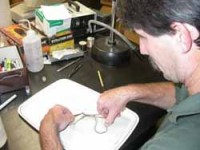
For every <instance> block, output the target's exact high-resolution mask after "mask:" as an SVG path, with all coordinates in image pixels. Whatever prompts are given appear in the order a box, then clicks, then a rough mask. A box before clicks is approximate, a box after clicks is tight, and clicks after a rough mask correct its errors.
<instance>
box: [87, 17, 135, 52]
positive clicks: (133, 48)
mask: <svg viewBox="0 0 200 150" xmlns="http://www.w3.org/2000/svg"><path fill="white" fill-rule="evenodd" d="M92 23H93V24H96V25H99V26H103V27H104V28H106V29H109V30H110V31H112V32H114V33H115V34H116V35H117V36H119V37H120V38H121V39H122V40H123V41H124V42H125V43H126V44H127V45H128V46H129V47H130V48H131V49H132V50H134V51H136V50H137V48H136V46H134V45H133V44H132V43H131V42H130V41H129V40H128V39H127V38H126V37H125V36H124V35H122V34H121V33H120V32H119V31H117V30H116V29H114V28H112V27H111V26H109V25H107V24H105V23H102V22H100V21H97V20H89V22H88V26H89V30H90V33H92V25H91V24H92Z"/></svg>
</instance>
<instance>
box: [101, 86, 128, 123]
mask: <svg viewBox="0 0 200 150" xmlns="http://www.w3.org/2000/svg"><path fill="white" fill-rule="evenodd" d="M124 90H125V89H124V88H123V87H120V88H115V89H111V90H108V91H105V92H104V93H102V94H101V95H100V97H99V100H98V103H97V110H98V112H99V113H100V114H101V115H103V116H104V117H105V118H106V122H105V123H106V125H110V124H112V123H113V122H114V120H115V118H116V117H117V116H120V113H121V111H122V110H123V109H124V108H125V106H126V104H127V99H126V95H124Z"/></svg>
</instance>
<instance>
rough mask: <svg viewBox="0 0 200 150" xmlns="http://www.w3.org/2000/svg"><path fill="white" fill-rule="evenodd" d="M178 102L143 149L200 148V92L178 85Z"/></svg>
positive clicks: (188, 149)
mask: <svg viewBox="0 0 200 150" xmlns="http://www.w3.org/2000/svg"><path fill="white" fill-rule="evenodd" d="M176 98H177V102H176V104H175V105H174V107H173V108H171V109H169V110H168V114H167V116H166V117H165V119H164V121H163V122H162V124H161V126H160V128H159V129H158V131H157V133H156V134H155V135H154V137H152V139H150V140H149V141H148V142H146V143H145V144H144V145H143V147H141V149H142V150H200V93H198V94H195V95H192V96H188V92H187V90H186V88H185V87H183V86H182V87H176Z"/></svg>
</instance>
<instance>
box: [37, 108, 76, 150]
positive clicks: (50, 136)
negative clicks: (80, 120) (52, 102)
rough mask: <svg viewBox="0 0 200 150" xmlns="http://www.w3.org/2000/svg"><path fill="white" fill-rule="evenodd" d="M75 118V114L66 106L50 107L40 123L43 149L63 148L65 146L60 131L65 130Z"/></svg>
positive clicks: (58, 149)
mask: <svg viewBox="0 0 200 150" xmlns="http://www.w3.org/2000/svg"><path fill="white" fill-rule="evenodd" d="M73 120H74V116H73V114H72V113H71V111H70V110H69V109H67V108H66V107H64V106H61V105H56V106H54V107H53V108H51V109H49V111H48V113H47V114H46V115H45V116H44V119H43V120H42V121H41V124H40V131H39V132H40V142H41V148H42V150H50V149H56V150H62V149H63V147H62V144H61V141H60V138H59V136H58V135H59V132H60V131H62V130H64V129H65V128H66V127H67V126H68V125H69V123H70V122H72V121H73Z"/></svg>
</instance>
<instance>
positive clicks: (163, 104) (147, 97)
mask: <svg viewBox="0 0 200 150" xmlns="http://www.w3.org/2000/svg"><path fill="white" fill-rule="evenodd" d="M125 90H126V91H125V93H126V94H127V96H128V98H127V99H128V101H137V102H142V103H146V104H151V105H154V106H157V107H160V108H163V109H167V108H170V107H172V106H173V105H174V103H175V101H176V99H175V86H174V84H173V83H171V82H158V83H147V84H131V85H127V86H126V88H125Z"/></svg>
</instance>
